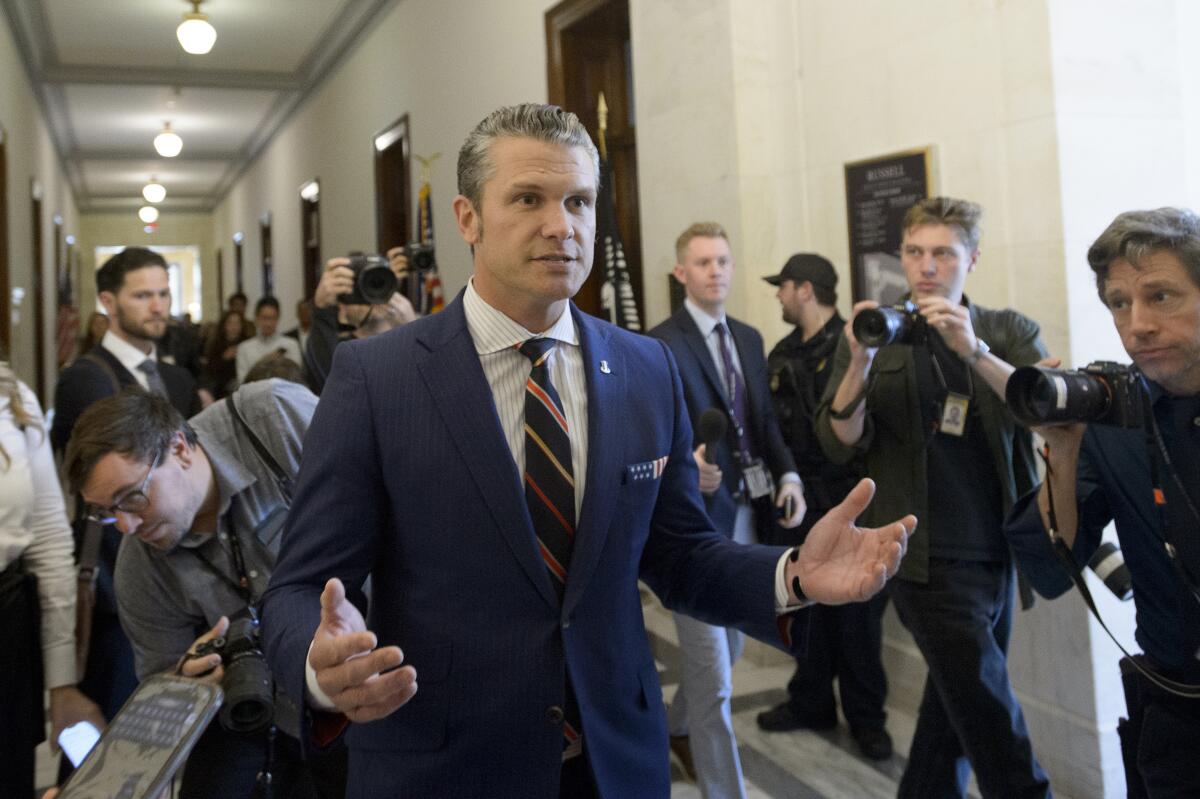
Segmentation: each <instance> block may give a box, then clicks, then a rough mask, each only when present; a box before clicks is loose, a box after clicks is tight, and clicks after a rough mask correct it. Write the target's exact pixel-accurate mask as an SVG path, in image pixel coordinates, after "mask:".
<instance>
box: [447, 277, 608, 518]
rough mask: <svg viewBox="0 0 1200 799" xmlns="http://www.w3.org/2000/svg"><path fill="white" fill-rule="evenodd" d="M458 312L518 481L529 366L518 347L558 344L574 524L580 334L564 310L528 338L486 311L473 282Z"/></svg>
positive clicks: (581, 385)
mask: <svg viewBox="0 0 1200 799" xmlns="http://www.w3.org/2000/svg"><path fill="white" fill-rule="evenodd" d="M463 312H464V313H465V314H466V317H467V330H468V331H469V332H470V333H471V339H472V340H473V341H474V342H475V352H476V353H478V354H479V363H480V364H481V365H482V366H483V375H484V377H486V378H487V381H488V386H489V387H490V388H491V390H492V399H493V401H495V403H496V413H497V414H499V416H500V427H501V428H503V430H504V439H505V440H506V441H507V442H508V448H509V450H511V451H512V456H513V461H514V462H515V463H516V465H517V475H518V477H519V476H521V475H524V474H525V381H526V380H527V379H528V378H529V372H530V370H531V369H532V366H533V365H532V363H530V361H529V359H528V358H526V357H525V356H524V355H522V354H521V352H520V350H518V349H517V347H518V346H519V345H520V344H522V343H523V342H524V341H526V340H528V339H531V338H552V339H554V340H555V341H556V342H557V343H556V344H555V345H554V349H552V350H551V351H550V358H549V366H550V382H551V383H553V384H554V390H555V391H557V392H558V398H559V399H560V400H562V404H563V415H564V416H566V417H567V436H568V437H569V438H570V440H571V473H572V476H573V477H574V480H575V518H576V519H578V518H579V509H580V507H581V505H582V504H583V493H584V489H585V487H586V485H587V447H588V440H587V381H586V380H585V379H584V376H583V352H582V350H581V349H580V347H579V331H578V330H576V328H575V320H574V319H572V318H571V311H570V307H569V305H568V306H567V307H565V308H564V310H563V313H562V316H560V317H559V318H558V321H557V322H555V323H554V324H553V325H551V326H550V328H549V329H548V330H547V331H546V332H545V333H541V334H537V333H531V332H529V331H528V330H526V329H525V328H524V327H523V326H521V325H520V324H518V323H517V322H514V321H513V320H512V319H509V318H508V317H507V316H505V315H504V314H503V313H502V312H500V311H498V310H496V309H495V308H493V307H492V306H490V305H488V304H487V303H486V302H485V301H484V299H483V297H480V296H479V292H477V291H476V290H475V281H474V278H472V279H471V280H470V281H469V282H468V283H467V290H466V293H465V294H464V295H463ZM523 491H524V488H522V492H523Z"/></svg>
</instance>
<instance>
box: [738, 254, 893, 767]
mask: <svg viewBox="0 0 1200 799" xmlns="http://www.w3.org/2000/svg"><path fill="white" fill-rule="evenodd" d="M763 280H765V281H767V282H768V283H770V284H771V285H772V286H777V287H778V289H779V290H778V291H777V292H776V294H775V296H776V298H777V299H778V300H779V304H780V306H781V307H782V311H783V321H785V322H787V323H788V324H792V325H795V326H796V329H795V330H793V331H792V332H791V333H789V334H788V335H787V336H786V337H784V338H783V339H782V340H781V341H780V342H779V343H778V344H776V345H775V348H774V349H773V350H771V354H770V356H768V358H767V365H768V369H769V370H770V383H771V396H772V398H773V400H774V403H775V413H776V416H777V417H778V418H779V426H780V429H781V430H782V431H783V437H784V440H785V441H786V442H787V445H788V447H789V448H790V449H791V451H792V455H793V457H794V458H795V459H796V464H797V468H798V469H799V471H800V478H801V480H802V481H803V484H804V499H805V503H806V504H807V505H808V509H809V510H808V515H807V516H806V517H805V519H804V521H803V522H802V523H801V525H800V526H799V527H798V528H796V529H794V530H786V529H784V528H782V527H778V526H776V527H775V528H774V530H773V531H772V533H771V534H772V536H773V539H774V540H772V541H771V543H773V544H782V545H795V544H799V543H801V542H803V541H804V537H805V536H806V535H807V534H808V531H809V530H810V529H811V528H812V526H813V525H814V524H815V523H816V522H817V520H818V519H820V518H821V517H822V516H824V515H825V513H826V511H828V510H829V509H830V508H832V507H833V506H835V505H837V504H838V503H839V502H841V501H842V499H844V498H845V496H846V494H848V493H849V492H850V489H851V488H853V487H854V485H855V484H856V483H857V482H858V480H859V478H861V477H862V474H863V469H862V464H861V463H860V462H858V461H852V462H851V463H849V464H846V465H841V464H836V463H832V462H831V461H829V460H828V459H827V458H826V457H825V454H824V452H822V450H821V447H820V444H819V443H818V442H817V438H816V435H815V434H814V433H813V424H812V423H813V416H814V414H815V413H816V410H817V404H818V402H819V401H820V399H821V395H822V394H823V393H824V392H825V386H826V384H827V383H828V382H829V375H830V373H831V371H832V369H831V367H832V365H833V353H834V351H835V350H836V349H837V346H838V342H839V341H840V340H841V336H842V328H843V327H844V326H845V324H846V322H845V320H844V319H842V317H841V315H840V314H838V312H837V307H836V306H837V280H838V276H837V272H835V271H834V268H833V264H831V263H829V261H828V260H827V259H825V258H823V257H822V256H820V255H817V254H815V253H797V254H796V255H793V256H792V257H791V258H789V259H788V260H787V263H785V264H784V265H783V269H782V270H780V272H779V274H777V275H771V276H769V277H765V278H763ZM886 604H887V595H886V594H884V593H881V594H879V595H877V596H876V597H874V598H873V599H872V600H871V601H869V602H864V603H858V604H850V605H841V606H838V607H821V608H814V609H813V611H812V612H810V614H809V634H808V635H809V638H808V640H809V644H808V651H807V652H806V653H805V654H804V656H803V657H800V658H797V661H796V673H795V674H794V675H793V676H792V679H791V680H789V681H788V700H787V701H786V702H783V703H782V704H780V705H778V706H776V707H774V708H772V709H770V710H766V711H763V712H762V713H759V714H758V726H759V727H760V728H761V729H763V730H766V731H769V732H779V731H787V730H795V729H802V728H807V729H828V728H831V727H834V726H836V725H837V706H836V704H835V703H834V698H833V678H834V677H837V678H838V686H839V691H840V693H841V698H842V714H843V715H844V716H845V717H846V721H847V723H849V725H850V729H851V731H852V732H853V734H854V739H855V741H856V742H857V743H858V746H859V748H860V749H861V750H862V753H863V754H864V755H865V756H866V757H868V758H871V759H872V760H882V759H885V758H887V757H890V756H891V754H892V740H891V738H890V737H889V736H888V733H887V730H886V729H884V721H885V720H886V718H887V716H886V714H885V712H884V709H883V705H884V701H885V700H886V699H887V676H886V675H885V674H884V671H883V663H882V661H881V660H880V654H879V650H880V643H881V642H880V628H881V625H880V621H881V618H882V616H883V609H884V607H885V606H886Z"/></svg>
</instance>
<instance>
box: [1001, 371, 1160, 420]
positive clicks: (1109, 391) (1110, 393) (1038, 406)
mask: <svg viewBox="0 0 1200 799" xmlns="http://www.w3.org/2000/svg"><path fill="white" fill-rule="evenodd" d="M1004 397H1005V401H1006V402H1007V403H1008V407H1009V408H1010V409H1012V412H1013V416H1015V417H1017V420H1018V421H1020V422H1021V423H1022V424H1025V425H1054V424H1070V423H1072V422H1095V423H1096V424H1104V425H1111V426H1113V427H1141V426H1142V383H1141V376H1140V374H1139V373H1138V372H1136V371H1134V370H1133V369H1131V368H1130V367H1128V366H1126V365H1124V364H1120V363H1113V362H1112V361H1093V362H1092V363H1089V364H1088V365H1087V366H1085V367H1083V368H1082V369H1079V370H1076V371H1065V370H1060V369H1046V368H1043V367H1041V366H1022V367H1021V368H1020V369H1017V370H1016V371H1015V372H1013V373H1012V376H1011V377H1009V378H1008V385H1007V386H1006V387H1005V390H1004Z"/></svg>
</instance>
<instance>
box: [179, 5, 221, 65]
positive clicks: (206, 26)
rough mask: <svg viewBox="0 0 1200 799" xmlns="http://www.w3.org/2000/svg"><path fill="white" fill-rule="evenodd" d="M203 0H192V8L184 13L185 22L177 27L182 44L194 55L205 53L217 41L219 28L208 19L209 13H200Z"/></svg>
mask: <svg viewBox="0 0 1200 799" xmlns="http://www.w3.org/2000/svg"><path fill="white" fill-rule="evenodd" d="M201 1H202V0H190V2H191V4H192V10H191V11H190V12H188V13H187V14H184V15H183V22H181V23H179V27H178V28H176V29H175V36H176V37H177V38H178V39H179V44H180V46H182V47H183V49H184V50H186V51H187V52H189V53H191V54H192V55H204V54H205V53H207V52H208V51H209V50H211V49H212V48H213V44H215V43H216V41H217V29H216V28H214V27H213V26H212V25H211V24H210V23H209V21H208V14H202V13H200V3H201Z"/></svg>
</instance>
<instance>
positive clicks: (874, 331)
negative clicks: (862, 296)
mask: <svg viewBox="0 0 1200 799" xmlns="http://www.w3.org/2000/svg"><path fill="white" fill-rule="evenodd" d="M908 328H909V322H908V314H907V313H906V312H904V311H900V310H897V309H895V308H867V309H866V310H863V311H859V312H858V314H857V315H856V316H855V317H854V325H853V330H854V337H855V338H856V339H858V342H859V343H860V344H862V345H863V346H864V347H882V346H884V345H886V344H894V343H896V342H897V341H900V342H903V341H904V336H905V332H906V331H907V329H908Z"/></svg>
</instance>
